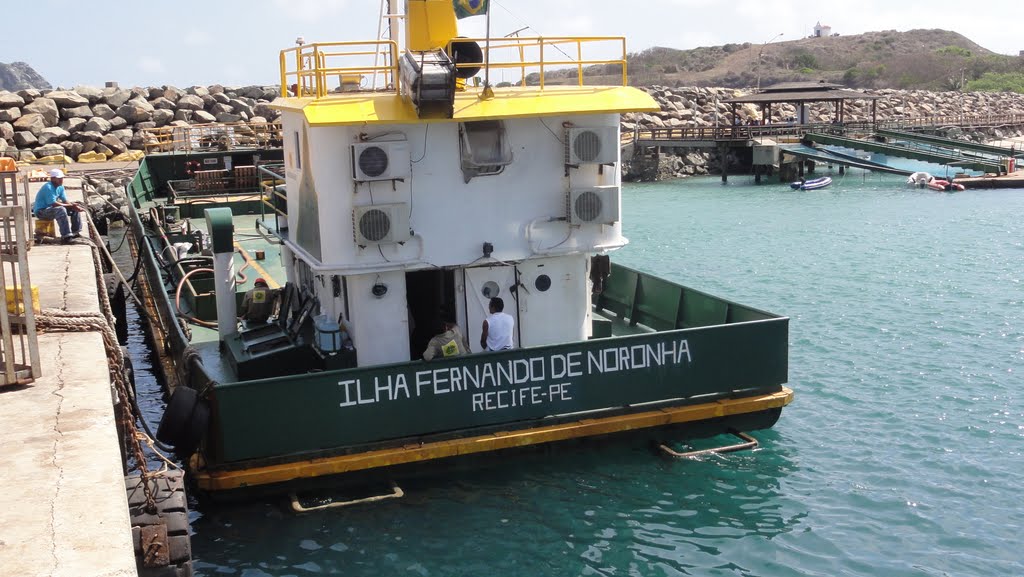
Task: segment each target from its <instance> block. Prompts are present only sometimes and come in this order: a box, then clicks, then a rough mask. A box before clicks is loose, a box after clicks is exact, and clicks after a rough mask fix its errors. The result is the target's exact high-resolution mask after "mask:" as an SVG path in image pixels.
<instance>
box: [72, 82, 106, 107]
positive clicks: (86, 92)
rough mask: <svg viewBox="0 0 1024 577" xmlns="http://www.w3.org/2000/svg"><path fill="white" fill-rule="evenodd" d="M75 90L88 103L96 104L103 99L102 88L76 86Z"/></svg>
mask: <svg viewBox="0 0 1024 577" xmlns="http://www.w3.org/2000/svg"><path fill="white" fill-rule="evenodd" d="M75 92H77V93H78V94H79V95H80V96H82V97H83V98H85V99H86V100H88V101H89V104H96V103H97V102H99V101H101V100H103V90H101V89H99V88H96V87H95V86H76V87H75Z"/></svg>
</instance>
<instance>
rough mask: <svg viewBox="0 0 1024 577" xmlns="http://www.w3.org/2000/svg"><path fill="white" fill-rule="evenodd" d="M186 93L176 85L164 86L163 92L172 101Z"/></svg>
mask: <svg viewBox="0 0 1024 577" xmlns="http://www.w3.org/2000/svg"><path fill="white" fill-rule="evenodd" d="M184 94H185V93H184V92H183V91H181V90H180V89H179V88H177V87H175V86H164V92H163V94H161V96H163V97H164V98H166V99H167V100H170V101H171V102H177V101H178V99H179V98H181V97H182V96H183V95H184Z"/></svg>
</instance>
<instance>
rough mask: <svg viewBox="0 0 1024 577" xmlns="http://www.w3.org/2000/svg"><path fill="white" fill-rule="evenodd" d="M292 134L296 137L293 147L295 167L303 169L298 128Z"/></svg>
mask: <svg viewBox="0 0 1024 577" xmlns="http://www.w3.org/2000/svg"><path fill="white" fill-rule="evenodd" d="M292 135H293V136H294V137H295V146H294V147H293V148H292V150H294V151H295V168H299V169H301V168H302V146H300V145H299V144H300V143H299V131H298V130H296V131H295V132H293V133H292Z"/></svg>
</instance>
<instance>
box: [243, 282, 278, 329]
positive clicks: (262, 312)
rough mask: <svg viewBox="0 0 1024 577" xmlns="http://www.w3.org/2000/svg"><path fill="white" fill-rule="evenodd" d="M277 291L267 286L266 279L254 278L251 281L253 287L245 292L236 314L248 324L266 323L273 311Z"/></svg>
mask: <svg viewBox="0 0 1024 577" xmlns="http://www.w3.org/2000/svg"><path fill="white" fill-rule="evenodd" d="M277 292H278V291H276V290H273V289H271V288H269V287H268V286H267V281H265V280H263V279H262V278H258V279H256V280H255V281H254V282H253V287H252V288H251V289H249V292H247V293H245V298H243V299H242V307H241V309H239V311H238V316H240V317H241V318H242V320H243V321H245V322H246V324H247V325H250V326H251V325H260V324H264V323H266V322H267V319H268V318H270V315H271V314H273V313H274V301H276V300H277Z"/></svg>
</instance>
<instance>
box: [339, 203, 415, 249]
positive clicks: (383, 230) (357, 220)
mask: <svg viewBox="0 0 1024 577" xmlns="http://www.w3.org/2000/svg"><path fill="white" fill-rule="evenodd" d="M352 228H353V230H354V231H355V240H356V244H357V245H359V246H369V245H379V244H391V243H396V242H405V241H407V240H409V238H410V237H411V235H410V233H409V206H408V205H406V204H371V205H369V206H357V207H355V209H354V210H353V211H352Z"/></svg>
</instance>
